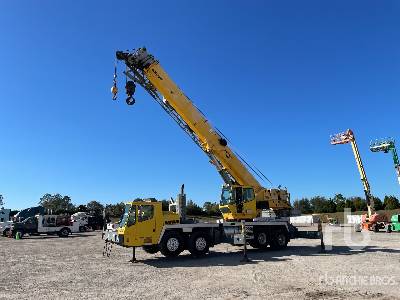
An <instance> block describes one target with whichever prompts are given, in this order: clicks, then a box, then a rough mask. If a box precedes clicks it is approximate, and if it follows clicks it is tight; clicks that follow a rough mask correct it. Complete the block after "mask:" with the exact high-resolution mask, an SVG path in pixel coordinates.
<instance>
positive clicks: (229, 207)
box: [219, 185, 257, 221]
mask: <svg viewBox="0 0 400 300" xmlns="http://www.w3.org/2000/svg"><path fill="white" fill-rule="evenodd" d="M219 209H220V211H221V213H222V216H223V218H224V220H227V221H229V220H246V219H247V220H252V219H253V218H255V217H257V207H256V197H255V193H254V188H253V187H247V186H240V185H232V186H223V187H222V193H221V201H220V205H219Z"/></svg>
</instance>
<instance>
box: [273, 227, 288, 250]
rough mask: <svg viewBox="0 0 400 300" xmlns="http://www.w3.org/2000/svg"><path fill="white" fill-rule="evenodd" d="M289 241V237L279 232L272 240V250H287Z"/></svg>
mask: <svg viewBox="0 0 400 300" xmlns="http://www.w3.org/2000/svg"><path fill="white" fill-rule="evenodd" d="M288 242H289V240H288V237H287V235H286V234H285V233H284V232H282V231H278V232H276V233H275V234H273V236H272V239H271V248H272V249H274V250H281V249H285V248H286V246H287V244H288Z"/></svg>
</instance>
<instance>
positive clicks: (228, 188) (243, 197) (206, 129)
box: [104, 48, 318, 257]
mask: <svg viewBox="0 0 400 300" xmlns="http://www.w3.org/2000/svg"><path fill="white" fill-rule="evenodd" d="M116 58H117V60H120V61H123V62H124V64H125V65H126V71H125V72H124V74H125V75H126V76H127V81H126V85H125V89H126V94H127V98H126V103H127V104H128V105H132V104H134V103H135V99H134V98H133V95H134V93H135V90H136V85H140V86H141V87H143V89H144V90H145V91H147V93H148V94H149V95H150V96H151V97H152V98H153V99H154V100H155V101H156V102H157V103H158V104H159V105H160V106H161V107H162V108H163V110H164V111H165V112H167V113H168V115H169V116H170V117H171V118H172V119H173V120H174V121H175V122H176V123H177V124H178V126H179V127H180V128H181V129H182V130H183V131H184V132H185V133H186V134H188V135H189V137H190V138H191V139H192V141H193V142H194V143H195V144H196V145H197V146H198V147H199V148H200V149H201V150H202V151H203V152H204V153H205V154H206V155H207V156H208V158H209V160H210V162H211V164H212V165H213V166H214V167H215V168H216V169H217V171H218V173H219V174H220V175H221V177H222V179H223V181H224V185H223V187H222V192H221V200H220V205H219V209H220V211H221V213H222V217H223V219H222V220H220V221H219V222H214V223H196V222H193V221H190V220H188V219H187V218H186V215H185V209H184V208H185V202H186V196H185V194H184V190H183V187H182V189H181V193H180V194H179V195H178V200H177V201H176V203H175V211H173V210H171V209H170V210H169V211H162V205H161V203H160V202H152V201H137V202H136V201H135V202H129V203H127V204H126V207H125V212H124V215H123V217H122V219H121V222H120V223H119V226H118V228H117V229H112V228H110V229H108V230H107V231H105V232H104V239H105V240H106V243H108V242H111V243H116V244H119V245H121V246H124V247H133V248H135V247H143V248H144V250H145V251H147V252H149V253H155V252H158V251H161V253H162V254H163V255H165V256H167V257H170V256H177V255H178V254H179V253H181V252H182V251H183V250H184V249H187V250H189V251H190V252H191V253H192V254H193V255H194V256H201V255H204V254H206V253H207V252H208V250H209V248H210V247H212V246H214V245H216V244H218V243H221V242H228V243H232V244H245V243H246V241H248V242H249V244H250V245H251V246H253V247H255V248H261V249H263V248H267V247H271V248H274V249H283V248H285V247H286V246H287V244H288V242H289V241H290V239H291V238H295V237H300V236H301V235H303V236H305V235H304V233H302V234H300V233H299V231H298V230H297V229H296V228H295V227H294V226H292V225H291V224H290V223H289V218H288V216H289V214H290V209H291V205H290V194H289V192H288V191H287V190H286V189H285V188H280V187H278V188H270V189H269V188H265V187H263V186H262V185H261V184H260V182H259V181H258V179H257V178H256V176H258V178H259V179H264V180H265V179H267V177H266V176H265V175H264V174H263V173H262V172H261V171H260V170H258V169H257V168H255V167H252V166H251V165H250V164H249V163H247V162H246V161H245V160H244V159H243V158H242V156H240V155H239V154H238V153H236V152H235V151H233V149H231V147H230V146H229V145H228V139H227V138H226V137H225V136H224V135H223V134H222V133H221V132H220V131H219V130H218V129H216V128H214V127H213V126H212V125H211V123H210V122H209V121H208V120H207V119H206V117H205V116H204V114H203V113H202V112H201V111H200V110H199V109H198V108H197V107H196V106H195V105H194V103H193V102H192V101H191V100H190V98H189V97H187V96H186V95H185V94H184V93H183V91H182V90H180V89H179V87H178V86H177V85H176V84H175V83H174V82H173V81H172V79H171V78H170V77H169V76H168V74H167V73H166V72H165V70H164V69H163V68H162V67H161V65H160V63H159V62H158V61H157V60H156V59H155V58H154V56H153V55H151V54H149V53H148V52H147V49H146V48H139V49H137V50H134V51H131V52H123V51H117V52H116ZM116 78H117V74H116V70H115V73H114V84H113V86H112V88H111V92H112V94H113V100H116V99H117V92H118V88H117V84H116ZM244 230H245V232H246V234H244V232H243V231H244ZM306 233H307V232H306ZM315 233H316V232H313V234H310V235H308V236H309V237H317V236H318V234H315Z"/></svg>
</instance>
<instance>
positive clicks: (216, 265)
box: [0, 228, 400, 299]
mask: <svg viewBox="0 0 400 300" xmlns="http://www.w3.org/2000/svg"><path fill="white" fill-rule="evenodd" d="M335 229H336V230H337V232H334V233H333V248H332V250H331V251H327V252H326V254H320V253H319V240H304V239H299V240H293V241H291V242H290V244H289V247H288V248H287V249H286V250H284V251H272V250H267V251H259V250H255V249H249V258H250V259H251V260H252V261H251V262H250V263H247V264H241V263H240V259H241V257H242V256H241V251H240V248H238V247H234V246H231V245H228V244H221V245H217V246H216V247H214V248H212V252H211V253H210V255H209V256H207V257H205V258H201V259H194V258H192V257H190V255H189V253H188V252H186V251H185V252H184V253H182V254H181V255H180V256H179V257H178V258H175V259H165V258H163V257H162V256H161V255H160V254H155V255H150V254H147V253H145V252H144V251H142V250H141V249H138V250H137V251H136V253H137V258H138V260H139V262H138V263H136V264H132V263H129V262H128V261H129V259H130V255H131V250H130V249H125V248H121V247H114V248H113V249H112V253H111V256H110V257H109V258H104V257H103V256H102V251H103V244H104V242H103V241H102V240H101V234H100V233H99V232H97V233H85V234H79V235H78V234H76V235H73V236H72V237H70V238H67V239H62V238H58V237H51V236H42V237H27V238H24V239H22V240H19V241H16V240H12V239H8V238H0V258H1V261H2V263H1V267H2V268H1V269H2V275H1V279H0V299H33V298H36V299H51V298H53V299H128V298H140V299H153V298H163V299H199V298H201V299H235V298H249V299H266V298H271V299H272V298H273V299H293V298H294V299H316V298H321V299H347V298H352V299H400V291H399V286H400V268H399V266H400V264H399V263H400V233H391V234H386V233H372V232H371V233H369V237H370V238H371V241H370V242H369V245H368V246H367V247H366V248H365V249H363V250H352V249H350V248H349V247H347V246H346V243H345V242H344V238H343V236H344V235H343V232H344V231H343V230H344V229H343V228H335ZM354 235H356V237H358V239H360V237H361V234H360V233H354Z"/></svg>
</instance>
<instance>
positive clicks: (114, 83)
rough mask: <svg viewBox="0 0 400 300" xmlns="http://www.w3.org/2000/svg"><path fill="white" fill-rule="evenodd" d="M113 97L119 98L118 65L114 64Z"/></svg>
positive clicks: (114, 98)
mask: <svg viewBox="0 0 400 300" xmlns="http://www.w3.org/2000/svg"><path fill="white" fill-rule="evenodd" d="M111 94H112V99H113V100H117V94H118V87H117V65H115V66H114V78H113V86H112V87H111Z"/></svg>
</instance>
